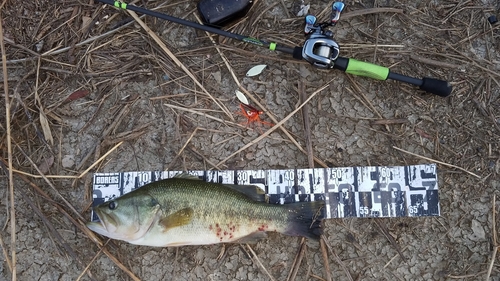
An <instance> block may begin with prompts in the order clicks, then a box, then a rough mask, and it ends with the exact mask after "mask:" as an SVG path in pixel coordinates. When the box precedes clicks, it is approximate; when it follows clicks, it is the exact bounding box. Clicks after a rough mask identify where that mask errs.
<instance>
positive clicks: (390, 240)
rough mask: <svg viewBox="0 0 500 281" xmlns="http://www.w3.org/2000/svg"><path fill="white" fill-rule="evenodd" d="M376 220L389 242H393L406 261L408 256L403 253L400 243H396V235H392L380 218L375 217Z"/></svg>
mask: <svg viewBox="0 0 500 281" xmlns="http://www.w3.org/2000/svg"><path fill="white" fill-rule="evenodd" d="M374 222H375V224H376V225H377V226H378V228H379V229H380V231H382V234H384V236H385V238H387V240H389V243H391V245H392V246H393V247H394V248H395V249H396V251H397V252H398V254H399V256H400V257H401V259H402V260H403V261H404V262H406V261H407V260H406V258H405V256H404V255H403V252H402V251H401V247H399V245H398V243H396V240H394V237H392V235H391V234H390V233H389V231H388V230H387V227H386V226H385V225H383V224H382V223H381V222H380V221H379V219H376V218H375V219H374Z"/></svg>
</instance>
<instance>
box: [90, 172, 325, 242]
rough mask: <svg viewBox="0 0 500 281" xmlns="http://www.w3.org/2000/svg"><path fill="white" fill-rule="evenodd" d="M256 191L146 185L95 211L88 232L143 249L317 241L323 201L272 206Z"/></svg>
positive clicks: (181, 180)
mask: <svg viewBox="0 0 500 281" xmlns="http://www.w3.org/2000/svg"><path fill="white" fill-rule="evenodd" d="M264 196H265V195H264V192H263V191H262V190H261V189H259V188H258V187H256V186H236V185H235V186H232V185H224V184H218V183H208V182H204V181H201V180H198V179H192V178H186V176H180V177H176V178H171V179H166V180H161V181H157V182H153V183H150V184H147V185H144V186H142V187H140V188H138V189H136V190H134V191H132V192H130V193H127V194H125V195H123V196H120V197H118V198H116V199H113V200H110V201H107V202H105V203H102V204H100V205H98V206H96V207H95V208H94V211H95V212H96V214H97V216H98V217H99V220H100V221H99V222H89V223H88V224H87V226H88V227H89V228H90V229H91V230H93V231H95V232H97V233H99V234H101V235H104V236H107V237H110V238H112V239H118V240H123V241H127V242H129V243H131V244H136V245H146V246H157V247H165V246H183V245H206V244H216V243H250V242H255V241H258V240H260V239H263V238H265V237H266V232H268V231H276V232H280V233H283V234H285V235H291V236H304V237H308V238H312V239H318V238H319V235H320V234H321V232H322V228H321V227H322V226H321V219H322V218H323V216H322V214H323V211H322V210H321V209H322V208H323V206H324V202H323V201H315V202H301V203H292V204H286V205H272V204H267V203H265V202H263V201H264V198H265V197H264Z"/></svg>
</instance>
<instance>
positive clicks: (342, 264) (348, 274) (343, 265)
mask: <svg viewBox="0 0 500 281" xmlns="http://www.w3.org/2000/svg"><path fill="white" fill-rule="evenodd" d="M321 239H324V238H323V237H322V238H321ZM325 246H326V247H327V248H328V250H329V251H330V253H331V254H332V256H333V258H334V259H335V260H336V261H337V263H338V264H339V265H340V267H342V269H343V270H344V272H345V274H346V275H347V279H349V280H350V281H354V279H352V276H351V273H350V272H349V269H347V267H346V266H345V264H344V262H342V260H341V259H340V258H339V256H337V254H336V253H335V252H334V251H333V249H332V247H330V246H329V245H328V244H326V243H325Z"/></svg>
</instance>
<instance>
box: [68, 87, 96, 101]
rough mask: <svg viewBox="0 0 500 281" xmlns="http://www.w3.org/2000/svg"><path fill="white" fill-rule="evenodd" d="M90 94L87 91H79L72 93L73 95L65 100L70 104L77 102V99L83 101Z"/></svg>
mask: <svg viewBox="0 0 500 281" xmlns="http://www.w3.org/2000/svg"><path fill="white" fill-rule="evenodd" d="M89 93H90V92H89V91H87V90H79V91H76V92H74V93H72V94H71V95H69V96H68V97H67V98H66V100H64V102H70V101H74V100H77V99H81V98H83V97H85V96H87V95H88V94H89Z"/></svg>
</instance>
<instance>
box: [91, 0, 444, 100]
mask: <svg viewBox="0 0 500 281" xmlns="http://www.w3.org/2000/svg"><path fill="white" fill-rule="evenodd" d="M97 1H99V2H101V3H104V4H108V5H112V6H114V7H117V8H120V9H123V10H130V11H134V12H137V13H140V14H145V15H149V16H152V17H156V18H160V19H163V20H167V21H171V22H174V23H178V24H182V25H185V26H189V27H193V28H196V29H200V30H203V31H207V32H210V33H214V34H218V35H221V36H224V37H228V38H232V39H236V40H239V41H243V42H246V43H250V44H254V45H257V46H260V47H265V48H269V49H270V50H272V51H279V52H282V53H287V54H291V55H292V56H293V58H295V59H299V60H302V59H304V60H306V61H308V62H309V63H311V64H312V65H314V66H315V67H318V68H324V69H332V68H333V69H338V70H341V71H344V72H346V73H349V74H353V75H357V76H363V77H369V78H373V79H376V80H387V79H391V80H396V81H400V82H404V83H408V84H412V85H415V86H418V87H419V88H420V89H421V90H423V91H426V92H428V93H432V94H435V95H438V96H441V97H447V96H449V95H450V93H451V90H452V86H451V85H450V83H449V82H447V81H444V80H439V79H435V78H430V77H424V78H422V79H419V78H415V77H410V76H406V75H402V74H398V73H395V72H392V71H391V70H390V69H389V68H387V67H384V66H380V65H376V64H373V63H368V62H362V61H358V60H355V59H352V58H345V57H341V56H339V54H340V49H339V45H338V44H337V42H335V41H334V40H333V32H332V31H330V30H328V29H327V27H331V26H335V24H336V23H337V21H338V20H339V19H340V14H341V12H342V11H343V9H344V6H345V5H344V3H342V2H335V3H333V5H332V14H331V17H330V21H328V22H324V23H317V22H316V20H317V19H316V17H315V16H313V15H307V16H306V17H305V28H304V33H305V35H306V40H305V42H304V45H303V46H302V47H298V46H297V47H289V46H281V45H278V44H277V43H274V42H266V41H263V40H260V39H257V38H253V37H248V36H244V35H241V34H236V33H232V32H228V31H224V30H221V29H218V28H215V27H212V26H208V25H202V24H199V23H196V22H192V21H187V20H184V19H181V18H176V17H173V16H169V15H166V14H163V13H159V12H155V11H152V10H148V9H144V8H141V7H138V6H134V5H129V4H127V3H124V2H121V1H114V0H97Z"/></svg>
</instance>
